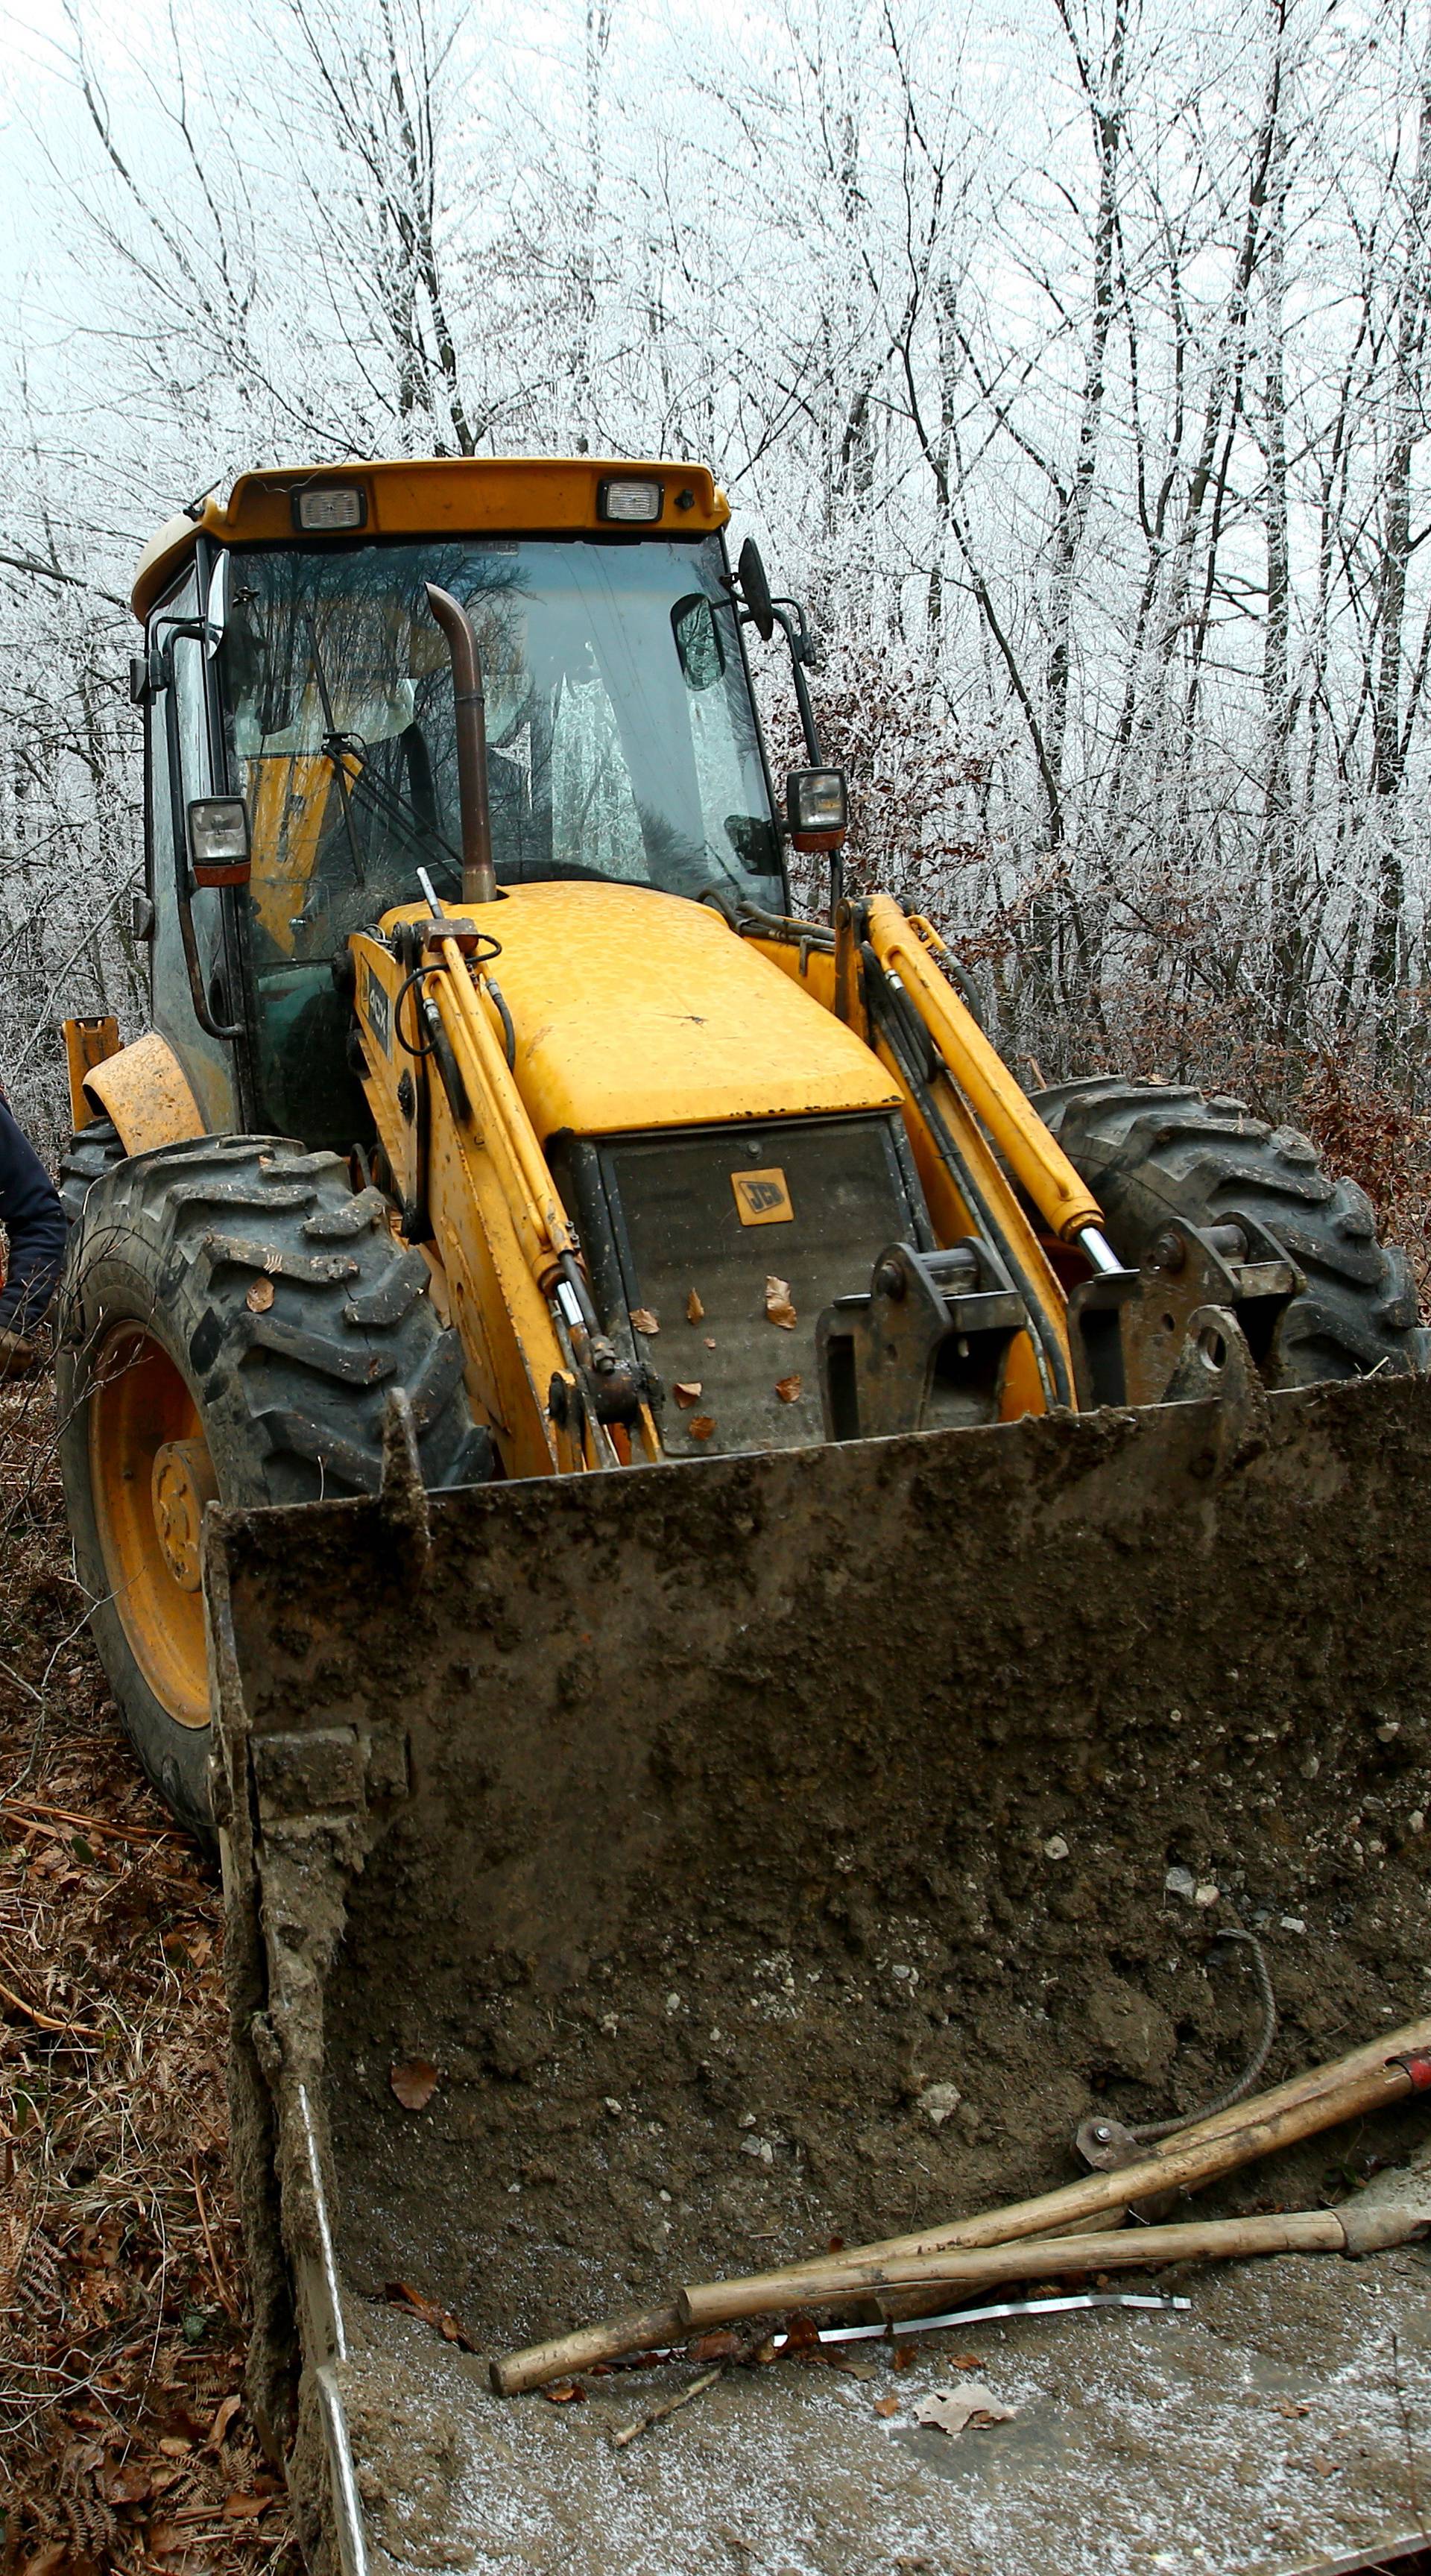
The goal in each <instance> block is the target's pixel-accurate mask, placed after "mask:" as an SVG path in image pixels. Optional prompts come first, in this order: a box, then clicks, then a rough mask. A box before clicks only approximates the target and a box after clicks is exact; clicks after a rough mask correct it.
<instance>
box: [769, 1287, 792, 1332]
mask: <svg viewBox="0 0 1431 2576" xmlns="http://www.w3.org/2000/svg"><path fill="white" fill-rule="evenodd" d="M765 1312H766V1315H767V1316H768V1318H769V1320H770V1322H771V1323H772V1324H778V1325H779V1326H780V1329H781V1331H782V1332H785V1333H793V1332H794V1330H795V1325H796V1320H797V1319H796V1314H795V1309H794V1307H793V1306H792V1305H791V1303H790V1282H789V1280H788V1279H776V1278H774V1277H771V1278H768V1279H767V1280H766V1282H765Z"/></svg>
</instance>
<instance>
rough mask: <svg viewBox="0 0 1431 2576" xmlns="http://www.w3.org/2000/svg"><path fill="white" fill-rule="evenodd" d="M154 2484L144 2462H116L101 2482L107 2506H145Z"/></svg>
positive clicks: (101, 2490)
mask: <svg viewBox="0 0 1431 2576" xmlns="http://www.w3.org/2000/svg"><path fill="white" fill-rule="evenodd" d="M153 2484H154V2481H153V2479H152V2478H151V2476H150V2474H149V2471H148V2470H147V2469H146V2467H145V2466H144V2463H143V2461H142V2460H116V2461H115V2462H114V2463H113V2465H112V2466H111V2467H110V2468H107V2469H105V2470H103V2471H102V2473H101V2475H100V2481H99V2485H100V2493H101V2494H102V2495H103V2497H104V2500H105V2502H106V2504H143V2502H144V2500H145V2497H146V2496H147V2495H148V2494H149V2493H150V2490H151V2489H152V2487H153Z"/></svg>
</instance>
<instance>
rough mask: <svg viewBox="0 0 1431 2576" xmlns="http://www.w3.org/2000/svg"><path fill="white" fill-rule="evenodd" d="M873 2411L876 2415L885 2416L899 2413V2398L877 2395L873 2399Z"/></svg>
mask: <svg viewBox="0 0 1431 2576" xmlns="http://www.w3.org/2000/svg"><path fill="white" fill-rule="evenodd" d="M875 2413H876V2415H885V2416H889V2415H897V2414H898V2413H899V2399H898V2398H897V2397H877V2398H876V2399H875Z"/></svg>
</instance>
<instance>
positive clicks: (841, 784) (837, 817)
mask: <svg viewBox="0 0 1431 2576" xmlns="http://www.w3.org/2000/svg"><path fill="white" fill-rule="evenodd" d="M849 808H850V800H849V791H848V788H847V786H846V782H845V773H844V771H843V770H842V769H792V770H791V772H790V775H789V777H788V778H787V779H786V781H785V815H786V821H787V825H788V828H789V832H790V838H791V841H792V842H793V844H794V846H795V848H796V849H797V850H837V849H838V848H839V846H840V843H841V842H842V841H843V840H844V837H845V835H846V833H847V832H848V830H849V828H850V810H849Z"/></svg>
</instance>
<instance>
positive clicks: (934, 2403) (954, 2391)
mask: <svg viewBox="0 0 1431 2576" xmlns="http://www.w3.org/2000/svg"><path fill="white" fill-rule="evenodd" d="M1013 2419H1014V2409H1013V2407H1012V2406H1001V2405H1000V2404H999V2401H998V2399H997V2397H996V2396H995V2395H994V2392H993V2390H992V2388H986V2387H985V2386H984V2383H983V2381H982V2379H971V2380H970V2382H969V2384H968V2386H967V2387H966V2388H936V2389H934V2390H933V2391H932V2393H931V2394H930V2395H929V2396H928V2397H921V2398H920V2400H919V2403H918V2405H917V2406H916V2407H915V2410H914V2420H915V2422H916V2424H928V2425H930V2426H932V2428H933V2430H934V2431H935V2432H937V2433H962V2432H963V2430H964V2428H965V2426H966V2425H968V2424H972V2425H974V2426H975V2427H976V2428H977V2427H978V2426H980V2425H982V2424H1011V2423H1012V2422H1013Z"/></svg>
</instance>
